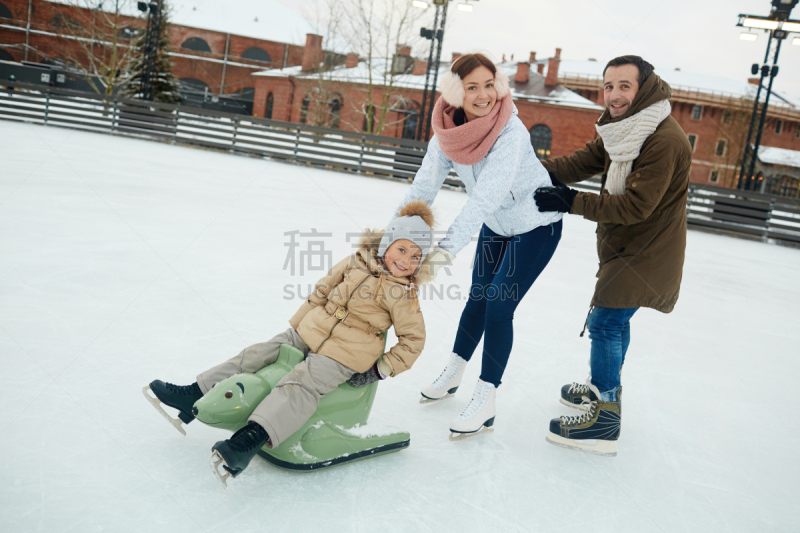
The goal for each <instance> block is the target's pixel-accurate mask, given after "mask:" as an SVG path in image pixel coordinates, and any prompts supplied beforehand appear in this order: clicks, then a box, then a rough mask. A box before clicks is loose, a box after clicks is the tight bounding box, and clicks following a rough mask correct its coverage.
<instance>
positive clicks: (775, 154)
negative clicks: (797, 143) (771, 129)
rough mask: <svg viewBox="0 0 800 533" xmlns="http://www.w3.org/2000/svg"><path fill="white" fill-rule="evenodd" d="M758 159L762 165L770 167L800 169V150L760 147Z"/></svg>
mask: <svg viewBox="0 0 800 533" xmlns="http://www.w3.org/2000/svg"><path fill="white" fill-rule="evenodd" d="M758 159H759V161H761V162H762V163H767V164H770V165H783V166H786V167H794V168H800V151H798V150H787V149H786V148H774V147H772V146H760V147H759V148H758Z"/></svg>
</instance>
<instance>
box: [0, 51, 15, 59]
mask: <svg viewBox="0 0 800 533" xmlns="http://www.w3.org/2000/svg"><path fill="white" fill-rule="evenodd" d="M0 61H14V58H13V57H12V55H11V54H9V53H8V52H6V51H5V50H0Z"/></svg>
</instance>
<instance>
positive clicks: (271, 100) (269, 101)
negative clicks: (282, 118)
mask: <svg viewBox="0 0 800 533" xmlns="http://www.w3.org/2000/svg"><path fill="white" fill-rule="evenodd" d="M274 105H275V97H274V96H272V93H269V94H268V95H267V110H266V111H264V118H272V106H274Z"/></svg>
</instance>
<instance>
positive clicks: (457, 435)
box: [450, 426, 494, 442]
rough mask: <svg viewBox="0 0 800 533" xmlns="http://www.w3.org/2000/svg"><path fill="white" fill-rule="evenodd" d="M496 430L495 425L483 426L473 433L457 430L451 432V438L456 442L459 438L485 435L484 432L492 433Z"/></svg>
mask: <svg viewBox="0 0 800 533" xmlns="http://www.w3.org/2000/svg"><path fill="white" fill-rule="evenodd" d="M492 431H494V428H493V427H486V426H482V427H481V429H479V430H478V431H473V432H472V433H456V432H455V431H451V432H450V440H451V441H453V442H455V441H457V440H464V439H468V438H470V437H477V436H478V435H483V434H484V433H491V432H492Z"/></svg>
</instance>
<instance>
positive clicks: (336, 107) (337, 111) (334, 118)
mask: <svg viewBox="0 0 800 533" xmlns="http://www.w3.org/2000/svg"><path fill="white" fill-rule="evenodd" d="M328 107H330V110H331V118H330V121H329V124H328V127H329V128H333V129H338V128H339V121H340V120H341V119H342V103H341V102H340V101H339V100H338V99H334V100H331V103H330V104H328Z"/></svg>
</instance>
